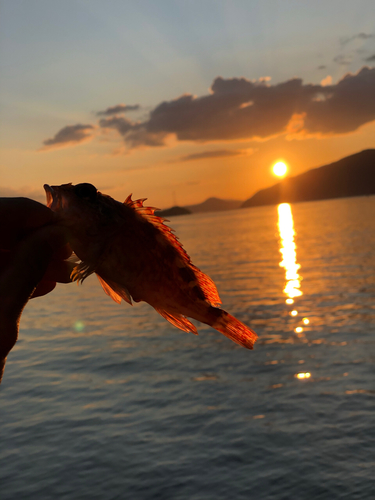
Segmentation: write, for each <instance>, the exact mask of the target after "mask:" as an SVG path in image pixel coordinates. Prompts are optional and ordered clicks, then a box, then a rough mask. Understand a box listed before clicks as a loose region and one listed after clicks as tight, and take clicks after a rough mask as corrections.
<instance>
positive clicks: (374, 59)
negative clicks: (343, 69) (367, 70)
mask: <svg viewBox="0 0 375 500" xmlns="http://www.w3.org/2000/svg"><path fill="white" fill-rule="evenodd" d="M365 61H367V62H373V61H375V54H374V55H372V56H370V57H366V59H365Z"/></svg>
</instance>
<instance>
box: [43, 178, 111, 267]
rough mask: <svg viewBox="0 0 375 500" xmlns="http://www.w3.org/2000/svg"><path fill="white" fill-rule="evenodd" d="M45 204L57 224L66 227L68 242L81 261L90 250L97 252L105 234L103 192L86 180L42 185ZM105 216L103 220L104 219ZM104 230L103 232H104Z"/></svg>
mask: <svg viewBox="0 0 375 500" xmlns="http://www.w3.org/2000/svg"><path fill="white" fill-rule="evenodd" d="M44 190H45V192H46V197H47V207H48V208H50V209H51V210H53V212H55V213H56V215H57V216H58V219H59V220H60V224H62V225H63V226H65V227H66V228H67V229H68V230H69V243H70V245H71V247H72V248H73V250H74V252H75V253H76V254H77V255H78V256H79V257H80V258H81V259H82V260H83V259H89V260H92V258H90V255H89V254H91V253H93V252H94V253H98V252H99V247H101V246H102V245H103V240H104V239H105V234H103V232H101V231H102V230H103V226H106V225H108V224H106V223H107V222H108V220H106V219H108V217H105V216H104V215H103V202H104V201H105V200H104V198H105V196H104V195H101V193H99V192H98V190H97V189H96V187H95V186H93V185H92V184H89V183H86V182H85V183H82V184H77V185H73V184H71V183H70V184H62V185H61V186H50V185H48V184H45V185H44ZM103 218H104V220H103ZM104 233H105V231H104Z"/></svg>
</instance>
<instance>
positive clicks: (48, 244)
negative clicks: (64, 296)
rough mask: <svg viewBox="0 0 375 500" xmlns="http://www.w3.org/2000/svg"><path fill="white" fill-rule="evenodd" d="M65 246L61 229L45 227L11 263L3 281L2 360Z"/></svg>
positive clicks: (21, 247)
mask: <svg viewBox="0 0 375 500" xmlns="http://www.w3.org/2000/svg"><path fill="white" fill-rule="evenodd" d="M65 243H66V236H65V232H64V231H63V230H62V228H61V227H59V226H52V225H50V226H45V227H42V228H40V229H38V230H37V231H35V232H34V233H33V234H32V235H31V236H30V237H28V238H27V239H26V240H24V241H22V243H20V245H19V246H18V248H17V251H16V253H15V255H14V257H13V260H12V263H11V264H10V265H9V266H8V268H7V269H5V270H3V272H2V274H1V277H0V359H3V358H5V357H6V355H7V353H8V352H9V351H10V349H11V348H12V347H13V345H14V344H15V342H16V340H17V336H18V324H19V319H20V316H21V313H22V310H23V308H24V306H25V304H26V303H27V301H28V299H29V298H30V297H31V295H32V293H33V291H34V289H35V288H36V286H37V284H38V283H39V282H40V281H41V280H42V278H43V276H44V274H45V272H46V270H47V268H48V265H49V262H50V261H51V259H52V257H53V255H54V254H55V252H56V251H58V250H59V249H60V248H61V247H63V246H64V245H65Z"/></svg>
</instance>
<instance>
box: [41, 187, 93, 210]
mask: <svg viewBox="0 0 375 500" xmlns="http://www.w3.org/2000/svg"><path fill="white" fill-rule="evenodd" d="M44 190H45V192H46V197H47V207H48V208H50V209H51V210H53V211H54V212H56V213H58V214H60V215H61V214H62V213H70V214H71V215H73V213H82V211H84V212H86V211H87V209H88V208H89V207H90V205H92V204H93V203H95V202H96V201H97V196H98V190H97V189H96V187H95V186H93V185H92V184H89V183H87V182H84V183H82V184H77V185H76V186H73V184H71V183H69V184H62V185H61V186H49V185H48V184H44Z"/></svg>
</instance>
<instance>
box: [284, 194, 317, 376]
mask: <svg viewBox="0 0 375 500" xmlns="http://www.w3.org/2000/svg"><path fill="white" fill-rule="evenodd" d="M277 211H278V214H279V219H278V224H277V225H278V228H279V234H280V253H281V255H282V261H281V262H280V263H279V266H280V267H283V268H284V269H285V288H284V290H283V292H284V293H285V295H286V296H287V298H286V301H285V302H286V303H287V304H294V300H295V298H296V297H300V296H301V295H302V290H301V280H302V278H301V277H300V275H299V274H298V271H299V269H300V267H301V266H300V264H298V263H297V252H296V248H297V247H296V243H295V241H294V236H295V231H294V223H293V215H292V209H291V206H290V205H289V203H281V204H280V205H278V207H277ZM289 314H290V315H291V316H293V317H297V316H298V311H297V310H296V309H293V310H292V311H290V313H289ZM302 323H303V324H304V325H307V324H309V323H310V321H309V319H308V318H303V319H302ZM303 330H304V328H303V327H302V326H297V327H296V328H294V333H295V335H296V336H297V337H298V338H299V339H300V341H302V342H307V339H306V337H305V334H304V333H303ZM296 376H297V378H299V379H301V378H307V377H309V376H310V373H308V374H305V377H300V376H299V375H296Z"/></svg>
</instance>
